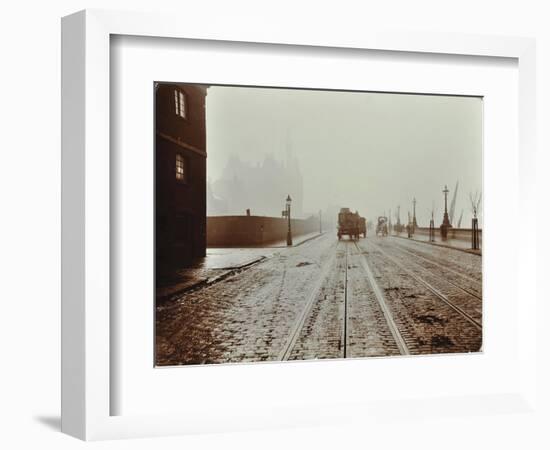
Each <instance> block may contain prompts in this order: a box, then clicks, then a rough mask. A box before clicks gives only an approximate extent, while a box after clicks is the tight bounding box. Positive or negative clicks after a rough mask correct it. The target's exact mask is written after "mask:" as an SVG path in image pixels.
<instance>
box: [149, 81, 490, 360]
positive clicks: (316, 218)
mask: <svg viewBox="0 0 550 450" xmlns="http://www.w3.org/2000/svg"><path fill="white" fill-rule="evenodd" d="M154 100H155V117H154V124H152V126H153V127H154V130H155V141H154V164H155V167H154V168H151V170H154V180H155V181H154V184H155V185H154V189H155V226H154V228H155V293H154V299H153V307H154V311H155V336H154V339H155V361H154V364H155V366H157V367H160V366H164V367H166V366H182V365H198V364H228V363H259V362H276V361H303V360H321V359H345V358H366V357H394V356H400V355H403V356H406V355H411V356H414V355H432V354H451V353H472V352H481V351H482V340H483V326H482V325H483V320H482V311H483V301H482V298H483V296H482V241H483V234H482V231H483V202H482V197H483V196H482V194H483V192H482V187H483V180H482V168H483V167H482V165H483V98H482V97H477V96H451V95H433V94H429V95H428V94H422V93H388V92H367V91H337V90H318V89H302V88H300V89H298V88H280V87H256V86H227V85H208V84H191V83H185V82H160V81H159V82H155V83H154Z"/></svg>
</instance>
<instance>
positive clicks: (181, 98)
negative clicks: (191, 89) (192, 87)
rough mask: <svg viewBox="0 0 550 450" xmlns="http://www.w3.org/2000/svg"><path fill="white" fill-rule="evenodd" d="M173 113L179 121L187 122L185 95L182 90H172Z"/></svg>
mask: <svg viewBox="0 0 550 450" xmlns="http://www.w3.org/2000/svg"><path fill="white" fill-rule="evenodd" d="M182 104H183V108H182ZM174 112H175V113H176V116H178V117H179V118H180V119H183V120H188V110H187V94H186V93H185V91H184V90H183V89H180V88H177V87H176V88H174ZM182 113H183V114H182Z"/></svg>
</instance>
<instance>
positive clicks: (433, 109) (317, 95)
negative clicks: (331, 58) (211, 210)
mask: <svg viewBox="0 0 550 450" xmlns="http://www.w3.org/2000/svg"><path fill="white" fill-rule="evenodd" d="M482 108H483V103H482V99H480V98H471V97H448V96H428V95H403V94H382V93H357V92H335V91H311V90H290V89H264V88H240V87H221V86H212V87H210V88H209V89H208V95H207V107H206V118H207V151H208V158H207V176H208V178H209V180H210V181H212V182H214V181H216V180H217V179H219V178H220V177H221V176H222V173H223V169H224V167H225V165H226V163H227V161H228V159H229V157H230V156H231V155H234V156H238V157H239V158H240V159H241V160H243V161H246V162H251V163H254V164H255V163H258V162H262V161H263V160H264V159H265V157H266V155H271V156H272V157H274V158H275V159H277V160H280V161H284V160H285V158H286V153H287V146H288V142H290V146H291V148H292V153H293V154H294V156H295V157H296V158H297V159H298V161H299V164H300V169H301V171H302V175H303V180H304V194H303V209H304V211H305V212H309V211H310V212H311V213H315V212H316V211H318V210H319V209H323V210H325V209H326V208H327V207H329V206H333V207H334V206H338V207H341V206H345V207H349V208H351V209H352V210H358V211H359V212H360V213H361V215H363V216H366V217H367V218H369V219H371V220H372V219H374V218H375V217H376V216H378V215H381V214H383V213H384V211H385V212H386V214H389V210H390V209H391V210H392V219H393V217H394V216H395V210H396V207H397V205H401V221H402V222H406V220H407V211H408V210H410V211H411V213H412V199H413V197H416V199H417V207H416V213H417V220H418V222H419V225H420V226H427V225H428V221H429V216H430V210H431V208H432V202H435V210H436V220H435V221H436V226H438V225H439V224H440V223H441V219H442V215H443V194H442V192H441V191H442V189H443V187H444V185H445V184H447V185H448V187H449V189H450V190H451V193H450V194H449V204H450V199H451V196H452V191H453V189H454V186H455V183H456V181H457V180H458V181H459V182H460V187H459V191H458V197H457V204H456V210H455V221H456V220H458V216H460V212H461V210H462V209H463V210H464V217H463V220H462V226H463V227H464V226H467V227H469V226H470V219H471V217H472V214H471V211H470V202H469V198H468V195H469V193H470V192H475V191H476V190H478V191H481V188H482ZM283 202H284V199H281V205H280V206H282V204H283ZM275 206H276V207H277V208H279V205H275ZM279 209H281V208H279ZM481 209H482V210H483V205H482V207H481Z"/></svg>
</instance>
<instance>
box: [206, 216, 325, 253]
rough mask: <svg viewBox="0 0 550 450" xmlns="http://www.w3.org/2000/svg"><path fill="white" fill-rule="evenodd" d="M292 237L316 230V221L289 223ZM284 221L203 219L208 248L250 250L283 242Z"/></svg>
mask: <svg viewBox="0 0 550 450" xmlns="http://www.w3.org/2000/svg"><path fill="white" fill-rule="evenodd" d="M290 226H291V229H292V236H300V235H303V234H308V233H313V232H315V231H318V230H319V219H318V218H317V217H314V216H313V217H310V218H309V219H291V220H290ZM287 229H288V222H287V219H285V218H282V217H264V216H212V217H207V218H206V245H207V246H208V247H254V246H261V245H265V244H271V243H273V242H277V241H284V240H286V233H287Z"/></svg>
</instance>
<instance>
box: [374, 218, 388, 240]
mask: <svg viewBox="0 0 550 450" xmlns="http://www.w3.org/2000/svg"><path fill="white" fill-rule="evenodd" d="M387 235H388V218H387V217H386V216H379V217H378V223H377V224H376V236H387Z"/></svg>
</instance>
